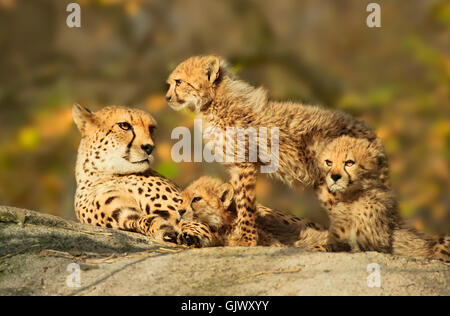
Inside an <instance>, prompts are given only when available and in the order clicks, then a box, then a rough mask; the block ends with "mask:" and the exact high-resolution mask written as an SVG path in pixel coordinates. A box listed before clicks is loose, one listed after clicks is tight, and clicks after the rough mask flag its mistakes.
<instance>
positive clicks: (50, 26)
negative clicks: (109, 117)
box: [0, 0, 450, 233]
mask: <svg viewBox="0 0 450 316" xmlns="http://www.w3.org/2000/svg"><path fill="white" fill-rule="evenodd" d="M70 2H72V1H61V0H33V1H29V0H0V204H10V205H15V206H20V207H25V208H30V209H38V210H41V211H43V212H49V213H53V214H57V215H61V216H64V217H69V218H71V217H72V218H73V205H72V204H73V194H74V191H75V179H74V172H73V170H74V163H75V158H76V151H77V146H78V143H79V140H80V136H79V134H78V132H77V130H76V128H75V126H74V124H73V123H72V117H71V112H70V108H71V104H72V103H73V102H78V103H80V104H83V105H85V106H88V107H89V108H91V109H93V110H97V109H99V108H101V107H103V106H105V105H110V104H120V105H127V106H134V107H140V108H143V109H147V110H149V111H150V112H151V113H152V114H154V116H155V117H156V119H157V120H158V122H159V126H160V128H159V129H158V136H157V139H156V140H157V144H158V150H157V154H158V160H157V161H156V163H155V169H156V170H158V171H159V172H161V173H162V174H164V175H166V176H167V177H169V178H171V179H172V180H173V181H175V182H176V183H177V184H179V185H180V186H185V185H187V184H188V183H189V182H191V181H192V180H194V179H195V178H197V177H199V176H201V175H205V174H208V175H212V176H218V177H222V178H225V177H226V176H227V175H226V172H225V170H224V169H223V167H221V166H219V165H217V164H206V163H201V164H196V163H181V164H176V163H174V162H172V160H171V158H170V149H171V145H172V144H173V143H174V142H175V140H174V141H172V140H171V139H170V133H171V131H172V129H173V128H174V127H176V126H188V127H191V128H192V125H193V116H192V114H190V113H187V112H184V113H175V112H174V111H172V110H170V109H169V108H168V107H167V106H166V104H165V101H164V94H165V89H166V85H165V80H166V77H167V75H168V74H169V73H170V71H171V70H172V69H173V67H174V66H175V65H176V64H177V63H178V62H179V61H181V60H182V59H184V58H187V57H189V56H191V55H196V54H209V53H215V54H218V55H222V56H225V57H226V58H228V59H229V60H230V61H231V63H232V66H233V70H234V71H235V72H237V73H238V74H239V76H240V77H242V78H243V79H245V80H246V81H248V82H251V83H253V84H255V85H264V86H265V87H267V88H268V89H269V90H270V92H271V95H272V97H273V98H276V99H282V100H286V99H291V100H297V101H302V102H305V103H315V104H322V105H324V106H326V107H330V108H337V109H341V110H344V111H347V112H349V113H351V114H353V115H355V116H357V117H360V118H362V119H364V120H366V121H367V122H368V123H369V124H370V125H371V126H372V127H373V128H375V129H376V130H377V133H378V135H379V136H380V137H381V138H383V139H384V141H385V144H386V149H387V152H388V155H389V158H390V164H391V170H392V173H391V176H392V181H393V185H394V188H395V189H396V191H397V192H398V196H399V200H400V206H401V211H402V214H403V215H404V216H405V217H408V218H411V219H412V220H413V221H414V223H415V225H416V226H417V227H418V228H424V229H426V230H428V231H431V232H441V233H442V232H447V233H448V232H449V230H450V197H449V192H450V190H449V189H450V172H449V165H450V164H449V161H450V101H449V100H450V93H449V89H450V88H449V87H450V51H449V50H450V46H449V39H450V2H449V1H444V0H411V1H385V0H379V1H377V2H378V3H380V5H381V12H382V16H381V23H382V27H381V28H378V29H370V28H368V27H367V26H366V24H365V21H366V16H367V14H368V13H367V12H366V6H367V4H368V3H369V2H371V1H361V0H340V1H334V0H322V1H312V0H304V1H297V0H284V1H270V0H258V1H256V0H253V1H250V0H249V1H244V0H231V1H207V0H189V1H186V0H152V1H140V0H134V1H133V0H129V1H125V0H122V1H120V0H97V1H94V0H79V1H77V2H78V3H79V4H80V5H81V9H82V27H81V28H73V29H70V28H68V27H67V26H66V24H65V21H66V17H67V15H68V13H67V12H66V10H65V9H66V6H67V4H68V3H70ZM298 191H301V189H300V188H298ZM258 196H259V197H260V199H261V202H263V203H265V204H267V205H269V206H275V207H279V208H280V209H286V210H290V211H292V212H294V213H296V214H298V215H303V216H309V217H311V218H313V219H316V220H319V221H320V220H323V218H321V217H323V213H321V212H320V211H319V210H318V209H319V207H318V205H317V203H316V202H315V200H314V198H313V197H311V195H310V194H308V193H306V192H305V193H304V194H297V195H296V194H293V193H292V192H291V191H290V190H287V188H286V187H284V186H283V185H280V184H278V183H274V181H272V180H269V179H268V178H266V177H262V178H261V179H260V181H259V185H258Z"/></svg>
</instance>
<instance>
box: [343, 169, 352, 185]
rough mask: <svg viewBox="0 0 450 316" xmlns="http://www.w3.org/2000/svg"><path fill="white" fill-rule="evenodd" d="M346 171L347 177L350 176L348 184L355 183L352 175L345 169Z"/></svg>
mask: <svg viewBox="0 0 450 316" xmlns="http://www.w3.org/2000/svg"><path fill="white" fill-rule="evenodd" d="M344 171H345V173H346V174H347V176H348V183H349V184H352V183H353V181H352V177H351V176H350V174H349V173H348V172H347V170H345V168H344Z"/></svg>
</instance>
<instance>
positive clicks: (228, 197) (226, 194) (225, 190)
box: [218, 183, 234, 208]
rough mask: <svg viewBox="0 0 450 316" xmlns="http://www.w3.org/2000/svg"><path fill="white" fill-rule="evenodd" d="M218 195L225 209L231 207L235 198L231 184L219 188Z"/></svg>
mask: <svg viewBox="0 0 450 316" xmlns="http://www.w3.org/2000/svg"><path fill="white" fill-rule="evenodd" d="M218 193H219V196H220V200H221V201H222V203H223V206H224V207H225V208H228V207H229V206H230V204H231V202H232V201H233V197H234V190H233V186H232V185H231V184H229V183H224V184H222V185H221V186H220V187H219V189H218Z"/></svg>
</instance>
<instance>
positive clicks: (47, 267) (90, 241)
mask: <svg viewBox="0 0 450 316" xmlns="http://www.w3.org/2000/svg"><path fill="white" fill-rule="evenodd" d="M372 263H375V264H377V265H378V267H379V274H378V272H377V271H376V270H373V268H370V267H371V266H369V268H368V265H369V264H372ZM78 267H79V269H80V270H77V268H78ZM377 274H378V275H379V281H380V286H379V287H378V286H375V287H370V286H369V285H373V284H375V285H377V284H376V281H377V279H376V276H377ZM449 281H450V268H449V266H448V265H446V264H444V263H441V262H438V261H429V260H422V259H411V258H402V257H396V256H391V255H386V254H380V253H374V252H367V253H355V254H351V253H314V252H309V251H305V250H302V249H296V248H269V247H255V248H231V247H218V248H206V249H187V248H184V247H177V246H173V245H170V244H164V243H158V242H155V241H153V240H151V239H149V238H147V237H145V236H141V235H139V234H134V233H127V232H121V231H113V230H109V229H102V228H98V227H92V226H86V225H81V224H79V223H75V222H70V221H66V220H64V219H61V218H58V217H54V216H49V215H43V214H40V213H37V212H33V211H27V210H22V209H17V208H13V207H0V295H182V296H184V295H449V294H450V289H449ZM374 282H375V283H374Z"/></svg>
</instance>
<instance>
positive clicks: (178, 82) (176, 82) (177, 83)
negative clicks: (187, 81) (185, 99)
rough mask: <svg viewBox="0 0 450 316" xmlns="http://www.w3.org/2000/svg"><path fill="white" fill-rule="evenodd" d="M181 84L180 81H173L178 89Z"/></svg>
mask: <svg viewBox="0 0 450 316" xmlns="http://www.w3.org/2000/svg"><path fill="white" fill-rule="evenodd" d="M181 82H182V81H181V80H180V79H176V80H175V85H176V86H177V87H178V86H179V85H180V84H181Z"/></svg>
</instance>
